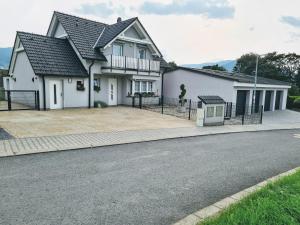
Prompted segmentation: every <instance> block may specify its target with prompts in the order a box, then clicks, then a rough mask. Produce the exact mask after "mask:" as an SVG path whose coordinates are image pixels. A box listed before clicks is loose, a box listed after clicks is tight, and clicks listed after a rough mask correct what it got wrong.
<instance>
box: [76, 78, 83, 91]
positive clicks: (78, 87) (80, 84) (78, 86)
mask: <svg viewBox="0 0 300 225" xmlns="http://www.w3.org/2000/svg"><path fill="white" fill-rule="evenodd" d="M76 88H77V91H84V82H83V80H78V81H77V82H76Z"/></svg>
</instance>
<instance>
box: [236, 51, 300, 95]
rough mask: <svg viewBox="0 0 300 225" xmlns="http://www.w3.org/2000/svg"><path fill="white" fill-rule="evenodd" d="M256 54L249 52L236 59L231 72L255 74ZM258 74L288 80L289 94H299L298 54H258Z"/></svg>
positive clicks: (299, 62)
mask: <svg viewBox="0 0 300 225" xmlns="http://www.w3.org/2000/svg"><path fill="white" fill-rule="evenodd" d="M257 56H258V55H257V54H254V53H249V54H245V55H242V56H241V57H240V58H239V59H237V63H236V66H235V67H234V69H233V72H237V73H245V74H249V75H254V74H255V67H256V59H257ZM258 76H261V77H266V78H271V79H276V80H281V81H285V82H289V83H290V84H291V85H292V88H291V89H290V93H289V94H290V95H300V55H298V54H296V53H288V54H279V53H277V52H271V53H268V54H265V55H263V56H258Z"/></svg>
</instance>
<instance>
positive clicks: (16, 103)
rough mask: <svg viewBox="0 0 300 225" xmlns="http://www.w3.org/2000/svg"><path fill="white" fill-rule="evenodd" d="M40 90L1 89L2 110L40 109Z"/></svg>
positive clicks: (0, 106)
mask: <svg viewBox="0 0 300 225" xmlns="http://www.w3.org/2000/svg"><path fill="white" fill-rule="evenodd" d="M39 99H40V98H39V91H35V90H3V89H1V90H0V111H11V110H32V109H36V110H39V109H40V108H39V107H40V103H39Z"/></svg>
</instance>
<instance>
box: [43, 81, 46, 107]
mask: <svg viewBox="0 0 300 225" xmlns="http://www.w3.org/2000/svg"><path fill="white" fill-rule="evenodd" d="M43 99H44V100H43V102H44V110H46V85H45V76H43Z"/></svg>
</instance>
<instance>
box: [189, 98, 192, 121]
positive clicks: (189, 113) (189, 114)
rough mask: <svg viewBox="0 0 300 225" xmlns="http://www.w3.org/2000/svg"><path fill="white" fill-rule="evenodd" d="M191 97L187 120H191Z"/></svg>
mask: <svg viewBox="0 0 300 225" xmlns="http://www.w3.org/2000/svg"><path fill="white" fill-rule="evenodd" d="M191 109H192V99H190V101H189V120H191Z"/></svg>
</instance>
